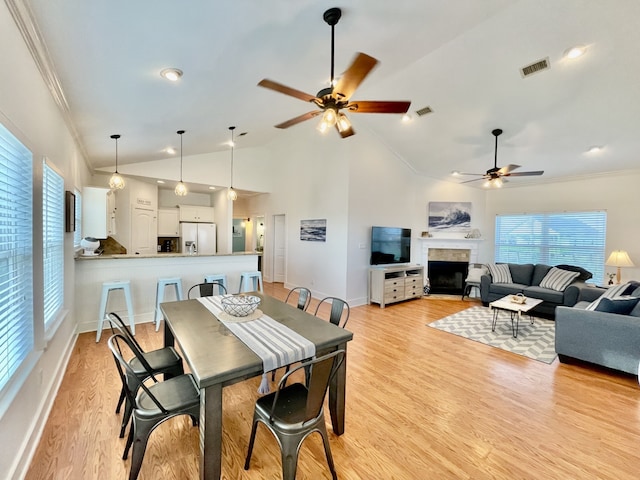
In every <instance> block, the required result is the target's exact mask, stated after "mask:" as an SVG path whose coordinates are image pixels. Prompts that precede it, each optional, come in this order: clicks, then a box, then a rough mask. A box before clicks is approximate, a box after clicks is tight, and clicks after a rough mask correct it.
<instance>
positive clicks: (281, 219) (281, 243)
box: [273, 214, 287, 283]
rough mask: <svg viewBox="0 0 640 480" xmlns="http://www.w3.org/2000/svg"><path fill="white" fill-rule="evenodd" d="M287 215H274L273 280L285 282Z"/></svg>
mask: <svg viewBox="0 0 640 480" xmlns="http://www.w3.org/2000/svg"><path fill="white" fill-rule="evenodd" d="M285 220H286V218H285V215H284V214H282V215H274V216H273V281H274V282H281V283H284V281H285V272H286V268H285V267H286V262H285V259H286V257H287V248H286V229H285V223H286V222H285Z"/></svg>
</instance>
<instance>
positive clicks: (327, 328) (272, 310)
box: [160, 292, 353, 480]
mask: <svg viewBox="0 0 640 480" xmlns="http://www.w3.org/2000/svg"><path fill="white" fill-rule="evenodd" d="M248 295H255V296H257V297H259V298H260V305H259V309H260V310H261V311H262V312H263V313H264V314H265V315H267V316H269V317H271V318H272V319H274V320H275V321H277V322H280V323H281V324H283V325H285V326H286V327H288V328H290V329H291V330H293V331H294V332H296V333H298V334H299V335H301V336H303V337H304V338H306V339H307V340H309V341H310V342H312V343H313V344H314V345H315V348H316V355H317V356H319V355H323V354H325V353H328V352H331V351H334V350H338V349H343V350H345V360H344V361H343V363H342V365H341V366H340V368H339V369H338V371H337V372H336V375H335V376H334V377H333V379H332V380H331V383H330V385H329V410H330V416H331V424H332V428H333V432H334V433H335V434H336V435H342V434H343V433H344V427H345V389H346V368H347V355H346V350H347V342H349V341H351V340H352V339H353V333H351V332H350V331H348V330H346V329H344V328H341V327H338V326H336V325H334V324H332V323H330V322H328V321H327V320H324V319H321V318H319V317H316V316H314V315H311V314H309V313H307V312H304V311H302V310H300V309H298V308H296V307H295V306H292V305H289V304H287V303H285V302H283V301H281V300H278V299H277V298H275V297H272V296H269V295H265V294H262V293H259V292H251V293H248ZM160 308H161V310H162V313H163V315H164V320H165V322H164V344H165V346H176V345H177V346H178V347H179V349H180V351H181V352H182V356H183V358H184V360H185V361H186V362H187V364H188V366H189V369H190V370H191V373H192V374H193V377H194V378H195V381H196V382H197V384H198V387H199V389H200V419H199V433H200V453H201V455H200V478H201V479H206V480H212V479H215V480H218V479H220V477H221V474H222V438H223V437H222V428H223V425H222V408H223V402H222V389H223V388H224V387H226V386H229V385H233V384H235V383H237V382H241V381H243V380H246V379H249V378H252V377H256V376H259V375H261V374H263V373H266V372H264V368H263V362H262V359H261V358H260V357H259V356H258V355H256V354H255V353H254V352H253V351H252V350H251V349H250V348H249V347H247V346H246V345H245V344H244V343H243V342H242V341H241V340H239V339H238V338H237V337H236V336H235V335H234V334H233V333H231V330H229V329H228V328H227V327H226V326H225V325H224V323H223V322H221V321H220V320H219V319H218V318H217V317H216V316H215V315H214V314H213V313H212V312H211V311H210V310H208V309H207V308H206V307H205V306H204V305H203V304H202V303H201V302H200V301H199V300H198V299H191V300H181V301H175V302H164V303H162V304H161V305H160ZM251 413H252V412H249V415H251Z"/></svg>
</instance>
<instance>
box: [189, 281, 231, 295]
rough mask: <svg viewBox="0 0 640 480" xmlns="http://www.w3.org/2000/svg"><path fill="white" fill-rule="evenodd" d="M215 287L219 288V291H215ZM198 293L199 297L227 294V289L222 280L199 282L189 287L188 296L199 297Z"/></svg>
mask: <svg viewBox="0 0 640 480" xmlns="http://www.w3.org/2000/svg"><path fill="white" fill-rule="evenodd" d="M214 287H217V288H218V293H215V292H214ZM192 292H193V293H192ZM196 293H198V297H213V296H214V295H226V294H227V289H226V288H225V286H224V285H223V284H222V283H220V282H207V283H197V284H195V285H194V286H193V287H191V288H190V289H189V291H188V292H187V298H189V299H192V298H197V297H196V296H195V295H196Z"/></svg>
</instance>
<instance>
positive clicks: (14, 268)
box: [0, 125, 33, 390]
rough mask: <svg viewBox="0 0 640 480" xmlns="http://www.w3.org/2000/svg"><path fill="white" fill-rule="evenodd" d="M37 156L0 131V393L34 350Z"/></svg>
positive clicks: (2, 127)
mask: <svg viewBox="0 0 640 480" xmlns="http://www.w3.org/2000/svg"><path fill="white" fill-rule="evenodd" d="M32 196H33V165H32V155H31V152H30V151H29V150H27V149H26V148H25V147H24V146H23V145H22V144H21V143H20V142H19V141H18V140H17V139H16V138H15V137H14V136H13V135H12V134H11V133H10V132H9V131H8V130H7V129H6V128H5V127H4V126H2V125H0V390H1V389H3V388H4V387H5V385H6V384H7V383H8V382H9V380H10V379H11V376H12V375H13V374H14V373H15V372H16V370H17V369H18V367H19V366H20V364H21V363H22V361H23V360H24V359H25V358H26V357H27V355H28V354H29V352H31V351H32V350H33V273H32V272H33V257H32V250H33V249H32V230H33V221H32V204H33V200H32Z"/></svg>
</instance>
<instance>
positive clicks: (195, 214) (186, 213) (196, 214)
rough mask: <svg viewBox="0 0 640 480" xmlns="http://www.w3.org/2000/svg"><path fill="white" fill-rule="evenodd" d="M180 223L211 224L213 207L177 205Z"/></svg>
mask: <svg viewBox="0 0 640 480" xmlns="http://www.w3.org/2000/svg"><path fill="white" fill-rule="evenodd" d="M178 208H179V209H180V221H181V222H199V223H213V222H214V217H213V207H201V206H199V205H178Z"/></svg>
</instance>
